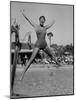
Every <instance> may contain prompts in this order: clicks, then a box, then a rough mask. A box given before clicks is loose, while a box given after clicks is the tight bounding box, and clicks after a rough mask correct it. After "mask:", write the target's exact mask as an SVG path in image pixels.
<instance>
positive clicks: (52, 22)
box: [45, 20, 55, 29]
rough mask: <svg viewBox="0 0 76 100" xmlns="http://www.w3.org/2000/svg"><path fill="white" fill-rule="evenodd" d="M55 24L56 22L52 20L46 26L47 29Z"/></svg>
mask: <svg viewBox="0 0 76 100" xmlns="http://www.w3.org/2000/svg"><path fill="white" fill-rule="evenodd" d="M54 23H55V20H52V21H51V23H50V24H48V25H46V26H45V28H46V29H49V28H50V27H51V26H53V24H54Z"/></svg>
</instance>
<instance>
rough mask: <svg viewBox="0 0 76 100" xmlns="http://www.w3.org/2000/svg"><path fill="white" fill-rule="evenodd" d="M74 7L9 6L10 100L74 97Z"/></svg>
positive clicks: (27, 3) (22, 4)
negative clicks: (12, 99)
mask: <svg viewBox="0 0 76 100" xmlns="http://www.w3.org/2000/svg"><path fill="white" fill-rule="evenodd" d="M73 37H74V5H66V4H65V5H64V4H51V3H32V2H18V1H11V2H10V56H11V57H10V98H30V97H50V96H65V95H73V94H74V38H73Z"/></svg>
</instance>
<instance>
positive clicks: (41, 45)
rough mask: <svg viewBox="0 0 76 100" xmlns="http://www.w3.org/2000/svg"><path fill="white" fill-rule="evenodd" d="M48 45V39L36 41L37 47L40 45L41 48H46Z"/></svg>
mask: <svg viewBox="0 0 76 100" xmlns="http://www.w3.org/2000/svg"><path fill="white" fill-rule="evenodd" d="M46 46H47V43H46V40H44V39H43V40H41V39H39V40H37V41H36V43H35V47H38V48H39V49H45V48H46Z"/></svg>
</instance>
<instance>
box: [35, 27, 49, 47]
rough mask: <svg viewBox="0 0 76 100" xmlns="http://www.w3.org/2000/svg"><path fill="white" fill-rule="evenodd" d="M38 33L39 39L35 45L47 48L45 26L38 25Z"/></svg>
mask: <svg viewBox="0 0 76 100" xmlns="http://www.w3.org/2000/svg"><path fill="white" fill-rule="evenodd" d="M35 31H36V34H37V41H36V43H35V47H38V48H40V49H45V48H46V46H47V43H46V40H45V36H46V29H45V28H44V27H40V26H38V27H37V28H36V29H35Z"/></svg>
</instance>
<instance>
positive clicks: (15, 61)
mask: <svg viewBox="0 0 76 100" xmlns="http://www.w3.org/2000/svg"><path fill="white" fill-rule="evenodd" d="M18 50H19V49H18V47H17V46H16V48H15V53H14V59H13V67H12V72H11V96H12V95H13V86H14V80H15V74H16V64H17V57H18Z"/></svg>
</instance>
